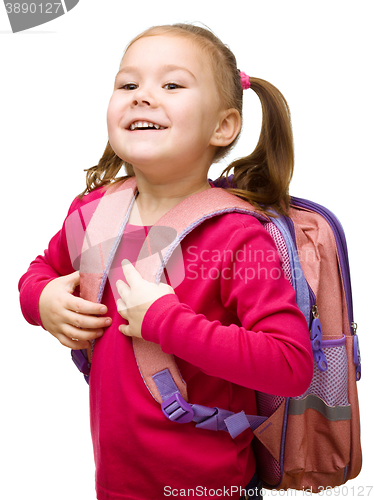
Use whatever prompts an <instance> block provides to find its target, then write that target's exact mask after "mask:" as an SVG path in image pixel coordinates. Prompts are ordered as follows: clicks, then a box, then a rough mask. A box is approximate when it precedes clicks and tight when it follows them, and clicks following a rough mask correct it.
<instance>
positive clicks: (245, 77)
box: [239, 71, 251, 90]
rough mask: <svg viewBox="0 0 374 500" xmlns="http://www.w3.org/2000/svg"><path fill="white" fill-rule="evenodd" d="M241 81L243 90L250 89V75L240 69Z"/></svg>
mask: <svg viewBox="0 0 374 500" xmlns="http://www.w3.org/2000/svg"><path fill="white" fill-rule="evenodd" d="M239 74H240V83H241V84H242V88H243V90H246V89H249V87H250V86H251V82H250V81H249V76H248V75H246V74H245V73H244V71H239Z"/></svg>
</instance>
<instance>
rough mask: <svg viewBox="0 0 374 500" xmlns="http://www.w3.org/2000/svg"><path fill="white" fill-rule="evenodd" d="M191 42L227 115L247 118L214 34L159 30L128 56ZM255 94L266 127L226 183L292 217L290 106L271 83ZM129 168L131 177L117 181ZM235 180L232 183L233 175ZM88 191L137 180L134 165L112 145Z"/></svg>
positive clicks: (220, 152) (190, 28)
mask: <svg viewBox="0 0 374 500" xmlns="http://www.w3.org/2000/svg"><path fill="white" fill-rule="evenodd" d="M158 35H163V36H179V37H181V36H182V37H186V38H189V39H190V40H192V41H193V42H194V43H196V44H197V45H198V46H199V47H200V48H201V49H202V50H203V51H204V52H205V54H206V55H207V56H208V57H209V60H210V63H211V65H212V70H213V68H214V75H215V80H216V83H217V90H218V92H219V96H220V98H221V102H222V106H223V107H224V109H230V108H234V109H236V110H237V111H238V112H239V114H240V116H241V117H242V108H243V89H242V86H241V81H240V75H239V70H238V68H237V63H236V58H235V56H234V54H233V53H232V52H231V50H230V49H229V48H228V47H227V46H226V45H224V44H223V43H222V42H221V40H220V39H219V38H217V37H216V36H215V35H214V33H212V32H211V31H210V30H208V29H206V28H203V27H200V26H196V25H193V24H173V25H165V26H154V27H151V28H149V29H147V30H146V31H144V32H143V33H141V34H139V35H138V36H136V37H135V38H134V39H133V40H132V41H131V42H130V43H129V45H128V46H127V48H126V50H125V54H126V51H127V50H128V48H129V47H131V45H132V44H134V43H135V42H136V41H137V40H139V39H140V38H143V37H147V36H158ZM250 83H251V86H250V88H251V89H252V90H253V91H254V92H255V93H256V94H257V95H258V97H259V98H260V101H261V106H262V127H261V132H260V137H259V140H258V143H257V146H256V147H255V149H254V151H253V152H252V153H251V154H250V155H248V156H245V157H243V158H240V159H239V160H236V161H234V162H233V163H231V164H230V165H229V166H228V167H227V168H225V169H224V171H223V172H222V174H221V176H220V182H222V183H224V177H225V178H226V183H228V185H229V189H228V190H229V191H230V192H232V193H233V194H235V195H237V196H239V197H241V198H243V199H245V200H247V201H249V202H250V203H251V204H252V205H254V206H255V207H256V208H259V209H260V210H262V211H264V212H265V213H266V212H269V211H271V210H275V211H276V212H277V213H279V214H287V212H288V208H289V195H288V189H289V184H290V182H291V178H292V174H293V166H294V152H293V138H292V127H291V119H290V112H289V108H288V105H287V102H286V100H285V98H284V97H283V95H282V94H281V93H280V92H279V90H278V89H277V88H276V87H274V86H273V85H271V84H270V83H269V82H267V81H265V80H261V79H259V78H253V77H251V78H250ZM238 138H239V134H238V136H237V137H236V138H235V140H234V141H233V142H232V143H231V144H229V145H228V146H225V147H222V148H217V152H216V155H215V157H214V161H215V162H217V161H218V160H220V159H222V158H223V157H224V156H226V155H227V153H228V152H229V151H230V150H231V149H232V148H233V147H234V145H235V144H236V142H237V140H238ZM122 165H124V166H125V170H126V173H127V175H126V176H124V177H121V178H118V179H116V175H117V174H118V172H119V170H120V169H121V167H122ZM231 170H233V176H232V178H231V179H230V180H228V175H229V173H230V171H231ZM86 172H87V176H86V189H85V191H84V192H83V193H82V194H81V196H83V195H84V194H85V193H87V192H90V191H92V190H93V189H96V188H98V187H101V186H104V185H106V184H109V183H112V182H113V181H122V180H124V179H126V178H128V177H131V176H133V175H134V170H133V168H132V165H131V164H129V163H127V162H124V161H123V160H122V159H121V158H119V157H118V156H117V155H116V154H115V153H114V151H113V149H112V147H111V145H110V143H109V141H108V143H107V146H106V148H105V151H104V154H103V156H102V158H101V159H100V161H99V163H98V165H97V166H95V167H92V168H90V169H88V170H86Z"/></svg>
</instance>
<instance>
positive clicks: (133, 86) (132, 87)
mask: <svg viewBox="0 0 374 500" xmlns="http://www.w3.org/2000/svg"><path fill="white" fill-rule="evenodd" d="M120 88H121V89H124V90H136V89H137V88H138V86H137V85H136V83H126V84H125V85H122V86H121V87H120Z"/></svg>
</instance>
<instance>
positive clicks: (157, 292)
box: [117, 260, 174, 338]
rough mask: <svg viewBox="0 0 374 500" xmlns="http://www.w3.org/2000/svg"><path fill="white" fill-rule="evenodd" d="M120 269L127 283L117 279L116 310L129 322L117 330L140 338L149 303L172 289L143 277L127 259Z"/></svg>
mask: <svg viewBox="0 0 374 500" xmlns="http://www.w3.org/2000/svg"><path fill="white" fill-rule="evenodd" d="M122 269H123V274H124V275H125V278H126V281H127V283H128V285H126V283H124V282H123V281H121V280H118V281H117V290H118V293H119V294H120V296H121V298H120V299H118V300H117V310H118V312H119V314H120V315H121V316H122V318H124V319H126V320H127V321H128V323H129V324H128V325H121V326H120V327H119V330H120V332H122V333H123V334H125V335H127V336H129V337H140V338H141V336H142V335H141V329H142V322H143V319H144V316H145V313H146V312H147V310H148V308H149V307H150V305H151V304H153V302H155V301H156V300H157V299H159V298H160V297H162V296H164V295H168V294H169V293H174V290H173V289H172V287H171V286H169V285H166V284H165V283H160V284H158V285H156V283H150V282H149V281H147V280H145V279H143V278H142V277H141V275H140V274H139V272H138V271H137V270H136V269H135V267H134V266H133V265H132V264H131V263H130V262H129V261H128V260H124V261H123V262H122Z"/></svg>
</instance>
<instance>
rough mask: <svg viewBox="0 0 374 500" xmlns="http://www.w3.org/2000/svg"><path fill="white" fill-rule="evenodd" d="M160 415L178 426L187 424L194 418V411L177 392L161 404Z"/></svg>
mask: <svg viewBox="0 0 374 500" xmlns="http://www.w3.org/2000/svg"><path fill="white" fill-rule="evenodd" d="M161 409H162V413H163V414H164V415H165V417H166V418H168V419H169V420H172V421H173V422H177V423H178V424H187V423H188V422H191V421H192V419H193V418H194V411H193V409H192V407H191V405H190V404H188V403H187V401H185V400H184V399H183V397H182V396H181V394H180V393H179V392H175V393H174V394H172V395H171V396H170V397H169V398H167V399H165V401H163V402H162V403H161Z"/></svg>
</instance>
